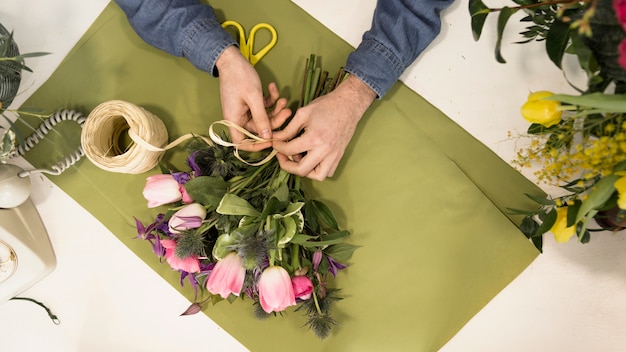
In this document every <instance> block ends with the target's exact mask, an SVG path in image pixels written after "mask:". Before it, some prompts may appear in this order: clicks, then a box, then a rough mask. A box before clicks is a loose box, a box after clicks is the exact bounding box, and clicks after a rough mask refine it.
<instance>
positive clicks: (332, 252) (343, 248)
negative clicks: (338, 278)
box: [324, 243, 359, 263]
mask: <svg viewBox="0 0 626 352" xmlns="http://www.w3.org/2000/svg"><path fill="white" fill-rule="evenodd" d="M357 248H359V246H355V245H353V244H349V243H339V244H335V245H332V246H330V247H328V248H326V250H324V253H325V254H326V255H327V256H329V257H331V258H333V259H334V260H336V261H338V262H340V263H345V262H347V261H348V260H350V258H352V254H353V253H354V251H355V250H356V249H357Z"/></svg>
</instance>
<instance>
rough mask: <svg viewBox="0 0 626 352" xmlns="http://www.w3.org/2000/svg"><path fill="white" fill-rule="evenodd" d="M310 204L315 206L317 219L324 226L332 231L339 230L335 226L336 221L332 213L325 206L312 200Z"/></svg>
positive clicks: (337, 226)
mask: <svg viewBox="0 0 626 352" xmlns="http://www.w3.org/2000/svg"><path fill="white" fill-rule="evenodd" d="M311 203H312V204H313V205H314V206H315V209H316V210H317V214H318V217H319V218H320V219H321V220H322V222H323V223H324V224H326V225H327V226H329V227H330V228H332V229H334V230H339V225H337V220H335V216H334V215H333V212H332V211H331V210H330V208H328V207H327V206H326V204H324V203H322V202H320V201H318V200H312V201H311Z"/></svg>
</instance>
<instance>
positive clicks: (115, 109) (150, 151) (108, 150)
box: [81, 100, 276, 174]
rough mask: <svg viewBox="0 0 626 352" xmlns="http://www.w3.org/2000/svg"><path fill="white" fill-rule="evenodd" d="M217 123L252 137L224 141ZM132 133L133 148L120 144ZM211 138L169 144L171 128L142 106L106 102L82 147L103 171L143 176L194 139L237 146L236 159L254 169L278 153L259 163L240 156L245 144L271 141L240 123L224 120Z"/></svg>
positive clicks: (85, 131) (93, 113) (86, 127)
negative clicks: (237, 141) (168, 130)
mask: <svg viewBox="0 0 626 352" xmlns="http://www.w3.org/2000/svg"><path fill="white" fill-rule="evenodd" d="M217 124H221V125H224V126H226V127H232V128H235V129H237V130H238V131H240V132H241V133H243V134H244V135H246V136H248V137H249V138H248V139H245V140H244V141H242V142H241V143H230V142H227V141H224V140H223V139H222V138H220V137H219V136H218V135H217V134H216V133H215V132H214V126H215V125H217ZM124 133H128V136H129V137H130V139H131V140H132V143H131V144H130V146H128V147H127V148H125V146H123V145H120V142H121V139H122V136H123V134H124ZM209 136H210V138H211V140H209V139H208V138H205V137H202V136H198V135H195V134H192V133H188V134H186V135H184V136H181V137H179V138H178V139H176V140H175V141H173V142H172V143H169V144H167V141H168V134H167V128H166V127H165V124H163V121H161V120H160V119H159V118H158V117H157V116H155V115H153V114H152V113H150V112H149V111H147V110H145V109H143V108H142V107H140V106H137V105H134V104H132V103H129V102H125V101H121V100H111V101H107V102H104V103H102V104H100V105H98V106H97V107H96V108H94V109H93V110H92V111H91V113H90V114H89V116H88V117H87V120H86V121H85V124H84V125H83V129H82V134H81V145H82V147H83V150H84V152H85V156H86V157H87V158H88V159H89V160H90V161H91V162H92V163H93V164H94V165H96V166H98V167H99V168H101V169H103V170H107V171H111V172H118V173H127V174H139V173H143V172H146V171H149V170H151V169H153V168H154V167H155V166H157V165H158V163H159V161H160V160H161V158H162V157H163V155H164V154H165V152H166V151H167V150H168V149H171V148H173V147H175V146H176V145H178V144H180V143H182V142H184V141H185V140H187V139H190V138H202V139H203V140H204V141H205V142H206V143H207V144H210V145H211V144H212V142H215V143H216V144H219V145H222V146H226V147H234V148H235V150H234V154H235V156H236V157H237V158H238V159H239V160H241V161H243V162H244V163H246V164H248V165H251V166H258V165H262V164H264V163H266V162H268V161H269V160H271V159H272V158H273V157H274V155H276V151H272V152H271V153H270V154H269V155H268V156H267V157H265V159H263V160H261V161H258V162H248V161H246V160H244V159H243V158H242V157H241V156H240V154H239V148H240V146H242V145H244V144H246V145H247V144H259V143H266V142H268V141H269V140H266V139H263V138H260V137H258V136H256V135H254V134H252V133H251V132H249V131H247V130H246V129H244V128H242V127H240V126H237V125H236V124H234V123H232V122H230V121H226V120H222V121H217V122H214V123H213V124H211V126H210V127H209Z"/></svg>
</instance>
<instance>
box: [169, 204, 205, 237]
mask: <svg viewBox="0 0 626 352" xmlns="http://www.w3.org/2000/svg"><path fill="white" fill-rule="evenodd" d="M205 217H206V209H205V208H204V206H202V204H198V203H191V204H187V205H185V206H184V207H182V208H180V210H178V211H177V212H175V213H174V215H172V217H171V218H170V221H169V222H168V226H169V228H170V232H171V233H180V232H181V231H184V230H189V229H197V228H198V227H200V225H202V221H203V220H204V218H205Z"/></svg>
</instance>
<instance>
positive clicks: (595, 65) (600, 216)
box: [469, 0, 626, 250]
mask: <svg viewBox="0 0 626 352" xmlns="http://www.w3.org/2000/svg"><path fill="white" fill-rule="evenodd" d="M513 1H514V3H515V6H511V7H508V6H504V7H501V8H489V7H488V6H486V5H485V4H484V3H483V2H482V1H481V0H470V4H469V11H470V14H471V15H472V24H471V25H472V31H473V34H474V38H475V39H476V40H478V39H479V38H480V35H481V33H482V28H483V26H484V23H485V20H486V18H487V16H488V15H489V14H490V13H495V12H498V13H499V15H498V26H497V27H498V28H497V42H496V50H495V51H496V59H497V61H499V62H501V63H504V62H505V60H504V58H503V56H502V54H501V43H502V36H503V32H504V29H505V27H506V24H507V22H508V20H509V19H510V18H511V16H513V15H514V14H515V13H517V12H518V11H521V12H523V13H524V14H525V16H524V17H523V18H521V20H520V21H521V22H523V23H527V24H528V25H527V26H526V28H525V30H524V31H523V32H521V33H520V34H521V35H522V36H523V37H524V39H523V40H522V41H520V42H519V43H528V42H532V41H544V42H545V50H546V54H547V56H548V58H549V59H550V60H551V61H552V62H553V63H554V64H555V65H556V66H557V67H558V68H560V69H563V68H562V62H563V60H564V56H565V55H566V54H571V55H574V57H575V58H576V59H577V62H578V64H579V66H580V69H581V70H582V71H583V72H584V73H585V74H586V76H587V86H586V87H585V88H584V89H583V88H578V87H575V86H574V85H573V84H572V87H573V88H574V89H576V90H577V91H578V92H579V93H580V94H579V95H565V94H553V93H552V92H547V91H539V92H533V93H531V94H530V95H529V96H528V100H527V101H526V103H524V105H523V106H522V107H521V114H522V116H523V117H524V118H525V119H526V120H527V121H528V122H529V123H530V126H529V128H528V131H527V135H526V136H527V137H529V139H530V142H529V144H528V146H527V147H524V148H521V149H520V150H518V151H517V159H516V160H514V164H516V165H517V166H519V167H531V166H536V165H539V166H540V168H539V170H538V171H537V172H536V173H535V176H536V177H537V179H538V180H539V182H545V183H547V184H550V185H554V186H558V187H560V189H561V190H562V193H563V194H562V195H559V196H558V197H548V198H546V199H544V198H537V197H531V198H532V199H533V200H535V201H536V202H537V203H538V204H539V206H538V209H535V210H523V209H511V211H512V212H514V213H518V214H521V215H523V216H524V219H523V221H522V223H521V230H522V232H523V233H524V234H525V235H526V236H527V237H528V238H530V239H531V240H532V242H533V243H534V244H535V246H536V247H537V248H538V249H540V250H541V248H542V243H543V241H542V236H543V234H545V233H546V232H548V231H551V232H552V233H553V234H554V235H555V239H556V240H557V241H558V242H566V241H568V240H569V239H570V238H571V237H572V236H574V235H576V236H577V238H578V240H579V241H580V242H582V243H586V242H588V241H589V240H590V231H601V230H605V229H612V230H619V229H622V227H621V226H618V225H619V223H620V222H621V221H623V220H624V219H626V177H625V176H626V94H625V93H626V1H625V0H583V1H580V0H558V1H541V0H513ZM566 78H567V77H566ZM570 84H571V83H570ZM592 219H595V221H596V223H598V224H599V225H600V226H601V228H599V229H594V228H592V227H593V225H592V224H591V220H592Z"/></svg>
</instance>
